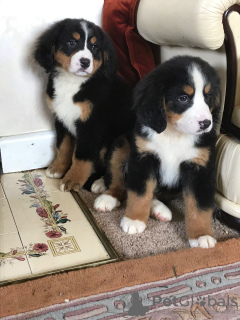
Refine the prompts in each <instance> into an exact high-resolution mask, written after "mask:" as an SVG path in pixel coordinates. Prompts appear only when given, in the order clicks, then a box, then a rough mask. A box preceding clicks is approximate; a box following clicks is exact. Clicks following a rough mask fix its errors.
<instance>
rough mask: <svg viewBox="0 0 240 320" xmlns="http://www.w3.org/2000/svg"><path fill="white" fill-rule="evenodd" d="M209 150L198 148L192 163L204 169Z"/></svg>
mask: <svg viewBox="0 0 240 320" xmlns="http://www.w3.org/2000/svg"><path fill="white" fill-rule="evenodd" d="M209 156H210V150H209V149H208V148H198V156H197V157H196V158H193V159H192V162H194V163H196V164H197V165H199V166H202V167H205V166H206V165H207V163H208V161H209Z"/></svg>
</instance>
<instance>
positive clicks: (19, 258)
mask: <svg viewBox="0 0 240 320" xmlns="http://www.w3.org/2000/svg"><path fill="white" fill-rule="evenodd" d="M15 259H17V260H19V261H24V260H25V258H23V257H15Z"/></svg>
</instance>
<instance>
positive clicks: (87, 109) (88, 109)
mask: <svg viewBox="0 0 240 320" xmlns="http://www.w3.org/2000/svg"><path fill="white" fill-rule="evenodd" d="M76 105H78V106H79V107H80V108H81V111H82V112H81V115H80V119H81V121H83V122H85V121H87V120H88V119H89V117H90V116H91V113H92V103H91V102H90V101H88V100H85V101H83V102H76Z"/></svg>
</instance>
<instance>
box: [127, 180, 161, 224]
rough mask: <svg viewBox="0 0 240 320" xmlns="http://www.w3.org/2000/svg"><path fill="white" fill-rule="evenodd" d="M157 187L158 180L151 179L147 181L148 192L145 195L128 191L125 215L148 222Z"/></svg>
mask: <svg viewBox="0 0 240 320" xmlns="http://www.w3.org/2000/svg"><path fill="white" fill-rule="evenodd" d="M155 188H156V181H155V180H152V179H151V180H148V181H147V183H146V192H145V194H144V195H142V196H139V195H137V194H136V193H135V192H133V191H128V199H127V208H126V212H125V217H127V218H129V219H132V220H140V221H143V222H144V223H145V224H146V223H147V220H148V217H149V215H150V210H151V202H152V198H153V192H154V189H155Z"/></svg>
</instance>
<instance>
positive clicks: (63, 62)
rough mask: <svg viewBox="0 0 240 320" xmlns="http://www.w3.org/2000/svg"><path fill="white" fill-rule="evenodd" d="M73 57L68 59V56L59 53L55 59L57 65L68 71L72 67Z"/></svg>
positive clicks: (55, 55)
mask: <svg viewBox="0 0 240 320" xmlns="http://www.w3.org/2000/svg"><path fill="white" fill-rule="evenodd" d="M71 57H72V55H71V56H69V57H68V56H67V55H66V54H64V53H63V52H61V51H57V52H56V53H55V54H54V58H55V60H56V61H57V63H58V64H59V65H60V66H61V67H63V69H64V70H66V71H68V70H69V67H70V64H71Z"/></svg>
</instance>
